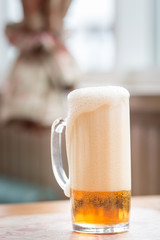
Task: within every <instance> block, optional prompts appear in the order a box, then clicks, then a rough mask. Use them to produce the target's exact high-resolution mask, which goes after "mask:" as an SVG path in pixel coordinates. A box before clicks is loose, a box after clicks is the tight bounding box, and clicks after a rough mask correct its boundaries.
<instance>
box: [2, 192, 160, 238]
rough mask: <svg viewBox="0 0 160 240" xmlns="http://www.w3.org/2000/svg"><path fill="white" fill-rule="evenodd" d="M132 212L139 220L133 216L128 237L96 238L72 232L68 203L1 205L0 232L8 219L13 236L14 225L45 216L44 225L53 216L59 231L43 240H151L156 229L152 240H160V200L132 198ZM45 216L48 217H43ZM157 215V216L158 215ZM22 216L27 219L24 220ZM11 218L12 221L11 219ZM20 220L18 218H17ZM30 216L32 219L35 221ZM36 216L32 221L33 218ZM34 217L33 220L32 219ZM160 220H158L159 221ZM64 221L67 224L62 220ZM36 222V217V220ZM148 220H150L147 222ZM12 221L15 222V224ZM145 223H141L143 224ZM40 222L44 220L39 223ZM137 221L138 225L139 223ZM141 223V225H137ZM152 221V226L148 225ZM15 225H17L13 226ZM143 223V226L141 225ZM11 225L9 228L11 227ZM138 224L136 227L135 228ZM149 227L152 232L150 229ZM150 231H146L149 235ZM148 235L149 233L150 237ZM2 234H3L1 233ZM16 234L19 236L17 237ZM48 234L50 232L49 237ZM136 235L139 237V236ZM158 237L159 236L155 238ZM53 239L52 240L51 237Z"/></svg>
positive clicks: (144, 197) (105, 236) (102, 236)
mask: <svg viewBox="0 0 160 240" xmlns="http://www.w3.org/2000/svg"><path fill="white" fill-rule="evenodd" d="M132 212H133V213H134V212H135V214H137V216H133V218H134V220H133V223H132V222H131V226H132V225H134V226H133V227H134V229H131V230H130V231H129V232H128V233H120V234H118V235H117V234H110V235H96V234H78V233H74V232H72V229H71V221H70V217H69V215H70V205H69V201H55V202H38V203H27V204H1V205H0V217H1V220H2V221H1V224H0V228H2V227H3V228H4V226H5V224H6V223H4V226H3V219H5V220H6V221H8V222H7V224H8V225H7V226H10V228H9V229H10V231H11V232H10V234H12V230H11V229H12V227H13V225H14V226H15V224H16V223H15V222H16V221H17V223H18V222H19V221H20V219H21V218H22V220H23V221H24V220H25V221H27V219H29V216H30V215H32V216H33V215H34V216H35V215H36V214H41V218H39V219H43V216H44V217H45V221H47V220H46V219H47V216H53V217H55V219H57V220H55V221H56V224H57V225H56V228H55V230H54V228H53V229H52V230H53V231H52V236H50V235H45V236H46V237H44V238H43V237H42V238H41V239H44V240H45V239H47V240H48V239H52V240H61V239H63V240H66V239H67V240H73V239H74V240H81V239H83V240H84V239H87V238H88V239H91V240H92V239H99V240H100V239H107V240H109V239H118V240H120V239H127V240H128V239H132V240H138V239H141V240H142V239H146V240H147V239H151V238H150V236H152V229H153V237H152V239H157V240H158V239H160V222H159V223H157V222H154V219H155V221H156V219H160V196H142V197H132ZM143 213H144V215H145V214H146V216H148V217H145V218H144V219H145V220H144V222H145V223H144V225H143V219H142V215H143ZM43 214H45V215H43ZM46 214H48V215H46ZM156 214H157V215H156ZM22 215H25V217H24V216H22ZM11 216H12V217H11ZM14 216H18V217H14ZM32 216H31V217H32ZM34 216H33V217H34ZM33 217H32V219H33ZM157 217H158V218H157ZM63 218H64V219H65V220H64V222H63V220H62V219H63ZM35 219H36V217H35ZM147 219H148V220H147ZM12 220H13V221H12ZM141 220H142V222H141ZM37 221H38V220H37ZM39 221H41V220H39ZM136 221H137V223H136ZM138 221H139V223H138ZM147 221H150V222H147ZM13 222H14V224H13ZM140 222H141V223H140ZM9 224H10V225H9ZM136 224H137V225H136ZM140 224H142V226H141V227H142V231H140V229H139V230H137V233H136V228H137V229H138V228H140ZM157 224H159V228H158V227H157ZM148 226H149V228H150V229H149V228H148ZM146 230H147V231H146ZM148 231H150V234H151V235H150V236H149V233H148ZM0 232H1V231H0ZM155 232H156V233H155ZM16 234H17V233H16ZM47 234H49V229H48V233H47ZM136 234H137V235H136ZM138 234H142V235H141V236H138ZM155 234H156V235H155ZM15 236H17V235H15ZM49 236H50V237H49ZM117 236H118V238H117ZM0 239H5V240H6V239H10V240H11V239H15V240H16V239H20V238H16V237H13V238H12V237H11V236H10V237H8V238H7V237H4V236H3V235H1V233H0ZM21 239H38V238H35V237H34V238H32V235H31V237H30V238H29V237H28V238H25V237H24V238H21Z"/></svg>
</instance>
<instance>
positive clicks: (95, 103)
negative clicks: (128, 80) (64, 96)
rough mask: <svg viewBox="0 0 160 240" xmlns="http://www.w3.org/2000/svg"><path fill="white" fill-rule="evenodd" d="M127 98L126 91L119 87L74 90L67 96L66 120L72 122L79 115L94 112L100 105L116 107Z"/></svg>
mask: <svg viewBox="0 0 160 240" xmlns="http://www.w3.org/2000/svg"><path fill="white" fill-rule="evenodd" d="M129 96H130V94H129V92H128V90H127V89H125V88H123V87H119V86H106V87H88V88H80V89H76V90H74V91H72V92H70V93H69V94H68V109H69V112H68V113H69V115H68V118H69V119H70V120H71V118H72V120H74V119H75V118H76V117H77V116H78V115H80V114H81V113H83V112H92V111H95V110H96V109H97V108H99V107H100V106H102V105H109V106H110V107H112V106H113V107H114V106H117V105H119V104H120V102H121V101H124V100H125V99H126V98H128V97H129Z"/></svg>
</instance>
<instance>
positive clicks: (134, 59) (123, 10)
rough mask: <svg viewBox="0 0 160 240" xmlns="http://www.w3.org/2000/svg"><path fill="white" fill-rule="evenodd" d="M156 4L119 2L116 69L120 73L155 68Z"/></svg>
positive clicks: (149, 1)
mask: <svg viewBox="0 0 160 240" xmlns="http://www.w3.org/2000/svg"><path fill="white" fill-rule="evenodd" d="M153 3H154V0H117V1H116V54H117V55H116V67H117V68H118V69H124V70H125V69H127V70H137V69H142V68H146V67H148V66H149V67H152V66H153V64H154V33H153V31H154V21H153V14H154V4H153ZM159 3H160V1H159Z"/></svg>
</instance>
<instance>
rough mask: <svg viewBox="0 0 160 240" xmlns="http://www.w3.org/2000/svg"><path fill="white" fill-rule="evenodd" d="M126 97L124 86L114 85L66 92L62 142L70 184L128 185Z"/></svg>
mask: <svg viewBox="0 0 160 240" xmlns="http://www.w3.org/2000/svg"><path fill="white" fill-rule="evenodd" d="M128 98H129V92H128V91H127V90H126V89H125V88H122V87H114V86H113V87H112V86H109V87H93V88H82V89H77V90H74V91H73V92H71V93H70V94H69V95H68V107H69V109H68V118H67V128H66V139H67V141H66V144H67V155H68V162H69V169H70V174H69V175H70V186H71V188H73V189H76V190H82V191H121V190H130V189H131V176H130V172H131V171H130V126H129V101H128V100H129V99H128ZM104 113H105V114H104Z"/></svg>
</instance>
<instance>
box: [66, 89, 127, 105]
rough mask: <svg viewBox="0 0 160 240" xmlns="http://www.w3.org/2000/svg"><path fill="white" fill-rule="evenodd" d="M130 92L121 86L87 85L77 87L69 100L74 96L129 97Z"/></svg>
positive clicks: (69, 95) (70, 94) (69, 96)
mask: <svg viewBox="0 0 160 240" xmlns="http://www.w3.org/2000/svg"><path fill="white" fill-rule="evenodd" d="M129 96H130V94H129V92H128V90H127V89H126V88H124V87H120V86H103V87H87V88H79V89H75V90H73V91H72V92H70V93H69V94H68V101H70V100H72V99H73V98H75V99H77V98H84V97H90V98H91V97H94V98H98V99H99V98H100V97H101V98H111V99H113V98H115V97H118V98H123V97H129Z"/></svg>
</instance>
